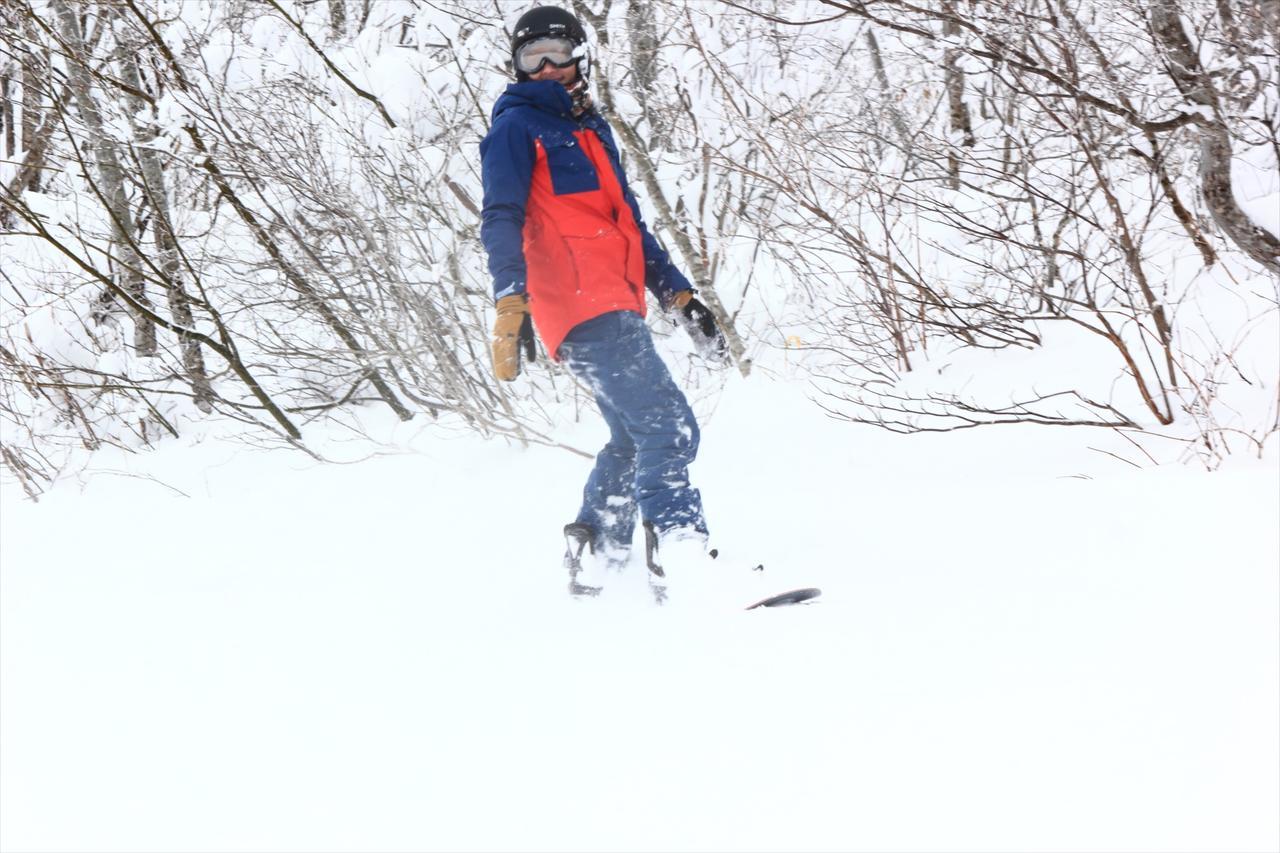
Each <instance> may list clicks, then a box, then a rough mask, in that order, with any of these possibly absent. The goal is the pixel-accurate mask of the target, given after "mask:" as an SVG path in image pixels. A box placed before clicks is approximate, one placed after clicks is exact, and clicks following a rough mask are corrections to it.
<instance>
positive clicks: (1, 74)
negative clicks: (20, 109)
mask: <svg viewBox="0 0 1280 853" xmlns="http://www.w3.org/2000/svg"><path fill="white" fill-rule="evenodd" d="M13 88H14V86H13V77H12V75H11V74H10V73H9V69H8V67H6V68H5V69H4V70H0V127H2V128H4V156H5V157H9V158H12V157H13V155H14V154H15V153H16V152H17V145H16V143H15V140H14V133H13V97H12V95H11V90H12V89H13Z"/></svg>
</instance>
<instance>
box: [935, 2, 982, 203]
mask: <svg viewBox="0 0 1280 853" xmlns="http://www.w3.org/2000/svg"><path fill="white" fill-rule="evenodd" d="M946 8H947V11H948V12H950V11H951V7H950V4H948V5H947V7H946ZM943 32H944V33H945V34H946V36H947V37H948V38H949V39H952V38H959V37H960V25H959V23H957V22H956V20H955V19H954V17H952V18H948V20H947V21H946V23H945V24H944V25H943ZM960 53H961V51H960V49H959V48H955V47H948V48H946V49H945V50H944V51H943V53H942V66H943V76H944V79H945V83H946V89H947V112H948V114H949V115H950V119H951V122H950V123H951V127H950V134H949V135H948V138H947V148H948V154H947V172H948V174H949V175H950V178H951V188H952V189H953V190H958V189H960V158H959V157H957V156H956V154H955V153H954V151H955V147H956V146H957V145H963V146H964V147H965V148H972V147H973V146H974V144H975V142H976V140H975V139H974V137H973V123H972V121H971V120H970V117H969V105H968V104H967V103H965V100H964V71H963V70H961V68H960V62H959V60H960Z"/></svg>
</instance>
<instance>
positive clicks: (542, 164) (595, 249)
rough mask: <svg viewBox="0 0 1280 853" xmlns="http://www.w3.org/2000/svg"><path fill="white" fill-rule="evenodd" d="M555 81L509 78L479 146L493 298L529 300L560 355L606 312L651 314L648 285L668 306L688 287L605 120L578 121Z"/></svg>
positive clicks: (591, 116) (588, 116) (551, 348)
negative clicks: (647, 217)
mask: <svg viewBox="0 0 1280 853" xmlns="http://www.w3.org/2000/svg"><path fill="white" fill-rule="evenodd" d="M572 107H573V102H572V100H571V99H570V97H569V93H568V91H567V90H566V89H565V88H564V87H563V86H561V85H560V84H559V83H556V82H554V81H551V80H539V81H529V82H525V83H513V84H511V85H510V86H508V87H507V91H506V92H505V93H504V94H503V95H502V97H500V98H499V99H498V102H497V104H495V105H494V107H493V124H492V126H491V127H490V129H489V133H488V135H487V136H485V138H484V140H483V141H482V142H481V143H480V163H481V169H482V177H483V180H484V210H483V211H482V213H481V224H480V239H481V241H482V242H483V243H484V247H485V249H486V250H487V251H488V253H489V272H490V273H491V274H492V275H493V292H494V298H495V299H500V298H502V297H503V296H508V295H510V294H513V293H526V294H528V296H529V312H530V314H532V315H533V322H534V325H535V326H536V327H537V329H538V334H539V335H541V336H542V342H543V344H544V345H545V346H546V348H547V351H548V352H549V353H551V357H552V358H556V357H557V351H558V350H559V349H560V344H561V342H563V341H564V338H565V335H567V334H569V331H570V330H571V329H572V328H573V327H574V326H577V325H578V324H579V323H583V322H585V321H587V320H590V319H592V318H593V317H598V316H600V315H601V314H605V313H607V312H609V311H635V312H636V313H638V314H640V316H642V317H643V316H644V314H645V297H644V290H645V287H648V288H649V289H650V290H651V291H653V293H654V295H655V296H656V297H657V298H658V299H659V300H660V301H661V303H662V304H664V305H666V304H668V303H669V302H670V300H671V296H672V294H674V293H676V292H678V291H681V290H689V289H690V285H689V281H688V279H686V278H685V277H684V276H683V275H682V274H681V273H680V271H679V270H677V269H676V268H675V266H674V265H673V264H672V263H671V258H670V256H668V255H667V253H666V251H665V250H664V249H663V248H662V247H661V246H660V245H658V241H657V240H655V239H654V238H653V235H652V234H650V233H649V230H648V229H647V228H645V225H644V220H643V219H642V218H641V216H640V208H639V207H638V206H637V205H636V200H635V196H633V195H632V194H631V191H630V190H629V189H628V188H627V177H626V175H625V174H624V173H623V171H622V163H621V161H620V160H619V158H618V146H617V145H616V144H615V143H614V140H613V133H612V131H610V129H609V124H608V122H606V121H605V120H604V118H603V117H601V115H600V114H599V113H597V112H596V111H595V110H590V111H588V112H587V113H585V114H584V115H583V116H581V117H580V118H574V117H573V113H572Z"/></svg>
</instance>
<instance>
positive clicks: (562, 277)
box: [480, 6, 727, 574]
mask: <svg viewBox="0 0 1280 853" xmlns="http://www.w3.org/2000/svg"><path fill="white" fill-rule="evenodd" d="M511 62H512V65H513V67H514V70H515V76H516V82H515V83H512V84H510V85H509V86H507V89H506V92H505V93H504V94H503V95H502V96H501V97H500V98H499V99H498V101H497V103H496V104H495V105H494V108H493V121H492V126H491V128H490V130H489V133H488V135H486V136H485V138H484V140H483V141H482V142H481V143H480V157H481V166H482V174H483V181H484V209H483V211H482V223H481V228H480V236H481V240H482V241H483V243H484V246H485V249H486V250H487V252H488V255H489V271H490V273H491V274H492V276H493V289H494V298H495V299H496V301H497V321H496V322H495V324H494V329H493V339H492V355H493V371H494V375H495V376H496V377H497V378H498V379H500V380H503V381H508V382H509V381H512V380H514V379H515V378H516V376H517V375H518V374H519V373H520V368H521V352H522V351H523V353H524V355H525V357H526V358H527V359H529V360H532V359H533V358H534V356H535V353H536V349H535V344H534V340H533V330H534V328H535V327H536V329H537V331H538V334H539V336H540V337H541V338H542V342H543V345H544V346H545V347H546V350H547V352H548V353H549V354H550V356H551V358H552V359H554V360H556V361H562V362H563V363H564V364H566V365H567V366H568V368H569V370H570V371H571V372H572V373H573V375H574V376H575V377H577V378H578V379H579V380H580V381H582V382H583V383H585V384H586V386H587V387H588V388H590V389H591V391H592V393H593V394H594V395H595V399H596V403H597V404H598V405H599V407H600V413H601V414H602V415H603V416H604V419H605V422H606V423H607V424H608V426H609V430H610V438H609V442H608V443H607V444H606V445H605V447H604V449H603V450H601V451H600V453H599V455H598V456H597V457H596V461H595V467H594V469H593V470H592V471H591V475H590V476H589V477H588V478H587V483H586V487H585V488H584V489H583V496H582V507H581V509H580V510H579V512H578V517H577V520H576V521H575V522H574V523H572V524H569V525H567V526H566V528H565V534H566V537H567V538H568V539H569V545H570V550H571V553H572V552H573V551H574V549H575V548H576V552H577V554H578V555H581V554H582V550H583V548H584V547H588V548H589V550H590V553H591V554H593V555H595V559H596V560H597V561H599V560H601V559H603V560H604V561H605V562H606V563H607V564H608V565H610V566H611V567H615V568H616V567H619V566H621V565H623V564H625V563H626V561H627V559H628V556H629V553H630V547H631V542H632V534H633V532H634V529H635V526H636V516H637V513H639V515H640V516H641V518H642V519H643V521H644V529H645V531H646V546H647V548H646V556H647V558H648V559H649V565H650V568H651V569H653V570H654V572H655V574H662V573H663V569H662V564H663V563H665V564H666V567H667V568H668V569H670V568H671V567H672V564H673V559H672V555H674V554H677V553H681V554H691V555H694V556H693V557H684V558H682V559H684V560H686V561H693V560H696V559H703V558H705V555H706V554H707V553H708V550H707V538H708V534H707V522H706V518H705V516H704V515H703V508H702V499H701V496H700V495H699V492H698V490H697V489H695V488H694V487H693V486H692V485H691V484H690V482H689V470H688V469H689V463H691V462H692V461H693V459H694V456H695V455H696V454H697V452H698V440H699V431H698V424H697V421H696V420H695V419H694V415H693V411H692V410H691V409H690V407H689V403H688V401H687V400H686V399H685V396H684V394H683V393H681V391H680V389H679V388H678V387H677V386H676V384H675V382H674V381H673V380H672V378H671V373H670V371H669V370H668V369H667V366H666V365H665V364H664V363H663V361H662V359H661V358H660V357H659V356H658V353H657V351H656V350H655V349H654V344H653V339H652V337H651V336H650V333H649V329H648V327H647V326H646V325H645V320H644V318H645V312H646V302H645V289H646V288H648V290H649V291H650V292H652V293H653V295H654V297H655V299H656V300H657V302H658V303H659V304H660V305H661V306H662V308H663V309H664V310H665V311H668V312H671V314H672V315H673V316H674V317H675V318H676V319H677V321H678V322H679V323H680V324H681V325H682V326H683V327H684V328H685V329H686V330H687V331H688V332H689V334H690V335H691V336H692V338H693V340H694V343H695V345H696V347H697V349H698V350H699V352H701V353H702V354H703V355H704V356H706V357H708V358H711V359H714V360H717V361H720V362H723V361H725V360H726V359H727V347H726V345H725V339H724V336H723V335H722V334H721V332H720V329H719V328H718V327H717V326H716V322H715V320H714V318H713V317H712V315H711V312H710V311H708V310H707V308H706V306H705V305H703V304H702V303H701V302H699V301H698V299H697V298H695V296H694V290H693V288H692V287H691V286H690V284H689V280H688V279H687V278H685V276H684V275H682V274H681V273H680V271H679V270H678V269H676V267H675V265H674V264H673V263H672V262H671V258H670V257H669V256H668V255H667V252H666V251H665V250H664V249H663V248H662V247H661V246H660V245H659V244H658V241H657V240H655V239H654V237H653V235H652V234H650V233H649V230H648V228H646V227H645V224H644V220H643V219H642V218H641V215H640V209H639V207H638V206H637V204H636V200H635V197H634V196H633V195H632V193H631V190H630V189H628V186H627V176H626V175H625V174H624V172H623V169H622V163H621V160H620V159H619V155H618V146H617V144H616V143H615V141H614V136H613V133H612V131H611V130H610V128H609V124H608V123H607V122H606V121H605V119H604V118H603V117H602V116H601V115H600V113H599V112H597V111H596V109H595V107H594V106H593V105H592V101H591V96H590V94H589V93H588V77H589V73H590V66H589V58H588V55H587V38H586V31H585V30H584V29H583V27H582V24H581V23H580V22H579V21H578V19H577V18H576V17H574V16H573V15H572V14H570V13H569V12H567V11H565V10H563V9H559V8H556V7H552V6H541V7H537V8H534V9H531V10H530V11H528V12H526V13H525V14H524V15H522V16H521V17H520V19H519V20H518V21H517V22H516V25H515V30H514V34H513V35H512V38H511ZM677 543H679V544H677ZM659 552H661V553H662V555H663V559H662V562H661V563H659V561H658V558H657V554H658V553H659ZM712 554H714V552H712Z"/></svg>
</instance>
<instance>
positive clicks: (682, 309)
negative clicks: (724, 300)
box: [671, 290, 729, 364]
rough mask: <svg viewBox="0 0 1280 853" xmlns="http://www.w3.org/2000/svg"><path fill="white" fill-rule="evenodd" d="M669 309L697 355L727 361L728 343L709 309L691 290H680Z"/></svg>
mask: <svg viewBox="0 0 1280 853" xmlns="http://www.w3.org/2000/svg"><path fill="white" fill-rule="evenodd" d="M671 310H672V311H674V312H675V315H676V322H678V323H679V324H680V325H681V326H682V327H683V328H684V330H685V331H686V332H688V333H689V337H690V338H691V339H692V340H693V346H694V349H696V350H697V351H698V355H700V356H702V357H703V358H705V359H706V360H707V361H710V362H712V363H715V364H728V363H729V343H728V342H727V341H726V340H725V339H724V332H721V331H720V327H719V326H717V325H716V318H715V317H714V316H713V315H712V314H711V309H709V308H707V306H705V305H703V304H702V303H701V302H699V301H698V300H696V299H694V298H693V291H691V290H682V291H680V292H679V293H677V294H676V295H675V297H674V298H673V299H672V300H671Z"/></svg>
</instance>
